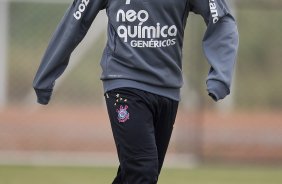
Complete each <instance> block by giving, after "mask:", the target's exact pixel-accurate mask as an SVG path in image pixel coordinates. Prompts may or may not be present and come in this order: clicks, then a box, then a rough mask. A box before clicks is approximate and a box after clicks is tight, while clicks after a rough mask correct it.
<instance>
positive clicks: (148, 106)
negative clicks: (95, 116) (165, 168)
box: [105, 88, 178, 184]
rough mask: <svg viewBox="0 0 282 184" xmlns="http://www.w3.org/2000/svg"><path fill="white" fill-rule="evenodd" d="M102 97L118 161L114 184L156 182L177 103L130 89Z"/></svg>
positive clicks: (111, 92)
mask: <svg viewBox="0 0 282 184" xmlns="http://www.w3.org/2000/svg"><path fill="white" fill-rule="evenodd" d="M105 98H106V103H107V109H108V114H109V117H110V121H111V126H112V131H113V136H114V140H115V144H116V147H117V152H118V157H119V162H120V166H119V169H118V173H117V176H116V178H115V180H114V181H113V184H156V183H157V181H158V176H159V174H160V171H161V168H162V165H163V161H164V158H165V154H166V151H167V147H168V144H169V140H170V137H171V133H172V129H173V124H174V121H175V116H176V112H177V108H178V102H177V101H174V100H171V99H169V98H166V97H162V96H159V95H155V94H152V93H148V92H145V91H142V90H137V89H132V88H120V89H115V90H112V91H109V92H107V93H106V94H105Z"/></svg>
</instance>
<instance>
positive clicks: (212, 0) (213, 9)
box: [209, 0, 219, 24]
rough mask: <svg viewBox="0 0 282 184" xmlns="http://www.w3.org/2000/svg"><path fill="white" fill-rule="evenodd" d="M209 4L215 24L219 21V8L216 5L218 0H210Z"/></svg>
mask: <svg viewBox="0 0 282 184" xmlns="http://www.w3.org/2000/svg"><path fill="white" fill-rule="evenodd" d="M209 4H210V11H211V16H212V21H213V23H214V24H215V23H217V22H218V21H219V16H218V10H217V6H216V0H209Z"/></svg>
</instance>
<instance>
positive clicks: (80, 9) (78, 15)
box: [73, 0, 89, 20]
mask: <svg viewBox="0 0 282 184" xmlns="http://www.w3.org/2000/svg"><path fill="white" fill-rule="evenodd" d="M88 3H89V0H82V1H81V2H80V4H79V5H78V8H77V11H75V12H74V14H73V16H74V18H75V19H76V20H79V19H81V16H82V14H83V12H84V11H85V10H86V7H87V5H88Z"/></svg>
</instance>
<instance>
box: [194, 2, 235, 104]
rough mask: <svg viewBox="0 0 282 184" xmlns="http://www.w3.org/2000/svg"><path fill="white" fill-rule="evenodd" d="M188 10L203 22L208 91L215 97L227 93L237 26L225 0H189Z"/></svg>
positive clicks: (223, 96) (231, 74)
mask: <svg viewBox="0 0 282 184" xmlns="http://www.w3.org/2000/svg"><path fill="white" fill-rule="evenodd" d="M190 11H192V12H194V13H196V14H200V15H201V16H202V17H203V18H204V20H205V23H206V24H207V30H206V33H205V35H204V38H203V50H204V53H205V56H206V58H207V60H208V62H209V64H210V65H211V68H210V71H209V74H208V77H207V81H206V83H207V91H208V94H209V95H210V96H211V97H212V98H213V99H214V100H215V101H218V100H220V99H223V98H225V96H226V95H228V94H230V86H231V81H232V76H233V71H234V67H235V62H236V56H237V50H238V43H239V39H238V30H237V25H236V22H235V19H234V17H233V16H232V15H231V13H230V10H229V8H228V6H227V4H226V2H225V0H190Z"/></svg>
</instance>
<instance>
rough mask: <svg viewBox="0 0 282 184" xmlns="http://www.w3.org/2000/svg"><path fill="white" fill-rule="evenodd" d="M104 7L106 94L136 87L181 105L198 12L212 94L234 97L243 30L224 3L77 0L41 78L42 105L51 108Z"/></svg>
mask: <svg viewBox="0 0 282 184" xmlns="http://www.w3.org/2000/svg"><path fill="white" fill-rule="evenodd" d="M103 9H106V12H107V16H108V41H107V44H106V47H105V49H104V53H103V56H102V59H101V67H102V75H101V80H102V81H103V86H104V91H105V92H107V91H109V90H112V89H116V88H121V87H130V88H136V89H142V90H145V91H148V92H151V93H154V94H158V95H161V96H165V97H168V98H171V99H173V100H177V101H179V99H180V95H179V94H180V88H181V86H182V85H183V78H182V69H181V68H182V47H183V37H184V29H185V27H186V21H187V18H188V15H189V13H190V12H194V13H196V14H200V15H201V16H202V17H203V18H204V21H205V23H206V25H207V30H206V33H205V35H204V38H203V50H204V53H205V55H206V58H207V60H208V62H209V64H210V65H211V68H210V71H209V74H208V77H207V90H208V93H209V95H210V96H211V97H212V98H213V99H214V100H215V101H217V100H220V99H223V98H224V97H225V96H226V95H228V94H229V93H230V85H231V80H232V75H233V70H234V65H235V61H236V55H237V49H238V31H237V26H236V22H235V20H234V18H233V16H232V15H231V13H230V11H229V9H228V7H227V4H226V2H225V1H224V0H74V2H73V3H72V5H71V6H70V7H69V9H68V10H67V12H66V14H65V16H64V17H63V19H62V20H61V22H60V24H59V25H58V27H57V29H56V31H55V33H54V35H53V36H52V39H51V41H50V43H49V46H48V48H47V50H46V52H45V54H44V57H43V59H42V61H41V65H40V67H39V69H38V71H37V74H36V76H35V79H34V82H33V87H34V89H35V91H36V94H37V97H38V102H39V103H41V104H48V102H49V100H50V97H51V94H52V91H53V87H54V84H55V80H56V79H57V78H58V77H59V76H60V75H61V74H62V73H63V72H64V70H65V68H66V67H67V65H68V62H69V59H70V56H71V53H72V52H73V50H74V49H75V48H76V46H77V45H78V44H79V43H80V42H81V41H82V39H83V38H84V36H85V35H86V33H87V31H88V29H89V27H90V26H91V23H92V22H93V20H94V19H95V17H96V15H97V14H98V12H99V11H100V10H103Z"/></svg>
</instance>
